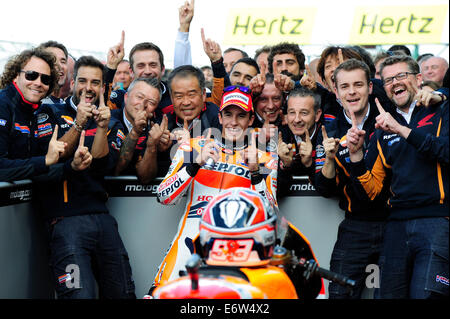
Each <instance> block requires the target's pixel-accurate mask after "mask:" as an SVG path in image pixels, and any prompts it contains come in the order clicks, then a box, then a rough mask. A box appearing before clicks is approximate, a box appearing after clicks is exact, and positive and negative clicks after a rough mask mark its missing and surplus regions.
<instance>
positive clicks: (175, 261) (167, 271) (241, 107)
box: [154, 87, 278, 286]
mask: <svg viewBox="0 0 450 319" xmlns="http://www.w3.org/2000/svg"><path fill="white" fill-rule="evenodd" d="M219 120H220V123H221V125H222V131H221V134H219V135H217V134H214V132H213V130H207V133H206V134H205V135H204V136H201V137H197V138H192V139H190V140H187V141H184V142H182V143H181V145H180V146H179V148H178V150H177V152H176V154H175V156H174V158H173V161H172V164H171V166H170V169H169V172H168V173H167V175H166V176H165V178H164V180H163V181H162V182H161V184H160V185H159V187H158V191H157V192H158V193H157V194H158V201H159V202H161V203H162V204H164V205H174V204H176V203H178V202H179V201H180V200H181V199H182V198H183V195H184V194H186V193H187V197H188V199H189V200H188V202H187V204H186V211H185V213H184V216H183V218H182V219H181V221H180V226H179V229H178V233H177V235H176V236H175V239H174V241H173V243H172V244H171V246H170V247H171V248H170V250H169V251H168V253H167V254H166V256H165V258H164V260H163V262H162V263H161V265H160V267H159V270H158V273H157V275H156V277H155V281H154V286H157V285H159V283H160V282H162V281H165V280H172V279H174V278H177V277H178V271H179V270H182V269H184V268H185V263H186V261H187V259H188V257H189V256H190V255H191V254H192V253H193V248H194V247H193V242H192V241H193V240H194V238H195V237H196V235H198V229H199V228H198V227H199V221H200V219H201V216H202V211H203V209H204V207H205V206H206V204H207V203H208V201H210V200H211V199H212V198H213V197H214V196H215V195H217V194H218V193H219V192H220V191H221V190H223V189H228V188H231V187H245V188H252V189H254V190H257V191H258V192H259V193H260V194H262V195H263V196H264V197H265V198H266V199H267V200H269V201H271V202H272V203H274V204H276V199H275V195H276V176H277V165H278V157H277V154H276V153H269V152H265V151H261V150H258V148H257V145H256V135H255V133H254V132H252V131H250V130H249V127H250V125H251V124H252V122H253V120H254V114H253V103H252V97H251V93H250V91H249V89H248V88H246V87H230V88H226V89H225V92H224V94H223V97H222V103H221V106H220V113H219Z"/></svg>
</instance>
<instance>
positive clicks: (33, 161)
mask: <svg viewBox="0 0 450 319" xmlns="http://www.w3.org/2000/svg"><path fill="white" fill-rule="evenodd" d="M57 79H58V75H57V71H56V66H55V63H54V59H53V56H52V55H51V54H50V53H48V52H45V51H43V50H40V49H32V50H25V51H23V52H21V53H20V54H18V55H16V56H14V57H12V58H11V59H10V60H9V61H8V62H7V64H6V65H5V69H4V72H3V74H2V75H1V78H0V88H1V89H2V90H1V91H0V181H14V180H20V179H28V178H33V177H35V176H38V175H42V174H47V173H48V172H49V167H50V166H52V165H53V164H56V163H57V162H58V160H59V158H60V155H61V154H62V153H63V152H64V149H65V144H64V142H58V141H57V140H56V135H54V136H53V135H52V130H51V129H50V130H49V128H48V125H47V123H46V121H47V119H48V118H49V117H54V115H53V112H52V111H51V110H50V109H48V108H45V109H42V111H41V113H42V115H38V116H36V114H35V112H36V110H37V109H38V108H40V106H41V100H42V99H43V98H45V97H46V96H47V95H48V94H49V93H50V92H52V90H53V88H54V87H55V86H56V85H57V83H56V81H57ZM43 136H48V137H49V140H48V141H47V143H45V144H42V143H38V141H39V139H40V138H41V137H43ZM50 137H52V138H51V139H50ZM43 154H45V156H43Z"/></svg>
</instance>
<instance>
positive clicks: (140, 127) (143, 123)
mask: <svg viewBox="0 0 450 319" xmlns="http://www.w3.org/2000/svg"><path fill="white" fill-rule="evenodd" d="M147 124H148V122H147V112H146V111H145V110H139V111H138V112H136V116H135V117H134V121H133V130H134V131H135V132H136V134H137V135H141V134H142V132H143V131H144V130H145V128H146V127H147Z"/></svg>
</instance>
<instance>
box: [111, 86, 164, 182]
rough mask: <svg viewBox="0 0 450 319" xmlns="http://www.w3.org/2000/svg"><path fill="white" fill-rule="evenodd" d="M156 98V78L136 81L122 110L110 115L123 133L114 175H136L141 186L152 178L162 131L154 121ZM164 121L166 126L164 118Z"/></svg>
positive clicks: (155, 170) (158, 89) (130, 87)
mask: <svg viewBox="0 0 450 319" xmlns="http://www.w3.org/2000/svg"><path fill="white" fill-rule="evenodd" d="M160 98H161V89H160V86H159V83H158V81H157V80H156V79H148V78H137V79H135V80H134V81H133V82H132V83H131V84H130V86H129V89H128V91H127V93H126V94H125V108H124V109H123V110H113V111H112V112H111V116H112V117H114V118H116V119H117V120H119V121H120V122H121V123H122V126H123V128H124V133H125V134H126V138H125V140H124V141H123V143H122V146H121V148H120V155H119V159H118V161H117V166H116V169H115V175H119V174H122V175H137V177H138V178H139V180H140V182H142V183H148V182H149V181H150V180H152V179H153V178H154V177H155V176H156V174H157V170H158V164H157V150H156V147H157V145H158V142H159V136H160V135H161V134H162V131H164V128H162V129H161V127H160V124H161V121H162V120H161V119H158V118H155V117H156V115H155V110H156V108H157V107H158V104H159V100H160ZM164 122H165V125H166V126H167V118H166V117H165V121H164ZM149 136H150V139H149V138H148V137H149Z"/></svg>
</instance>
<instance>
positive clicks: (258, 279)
mask: <svg viewBox="0 0 450 319" xmlns="http://www.w3.org/2000/svg"><path fill="white" fill-rule="evenodd" d="M278 234H280V235H281V236H280V237H281V238H282V239H278V240H277V242H278V243H277V245H275V247H274V249H273V254H272V256H271V259H270V261H269V263H268V264H267V265H262V266H255V267H239V266H215V265H206V264H205V263H204V258H205V256H202V253H201V251H202V249H201V246H200V244H199V240H198V237H197V238H196V239H195V240H194V247H195V253H194V254H193V255H192V257H191V258H190V259H189V260H188V262H187V263H186V271H181V272H180V278H178V279H175V280H173V281H171V282H167V283H163V284H162V285H160V286H159V287H157V288H156V289H155V290H153V292H152V297H148V298H155V299H266V298H267V299H315V298H325V289H324V282H323V279H326V280H329V281H333V282H336V283H338V284H340V285H342V286H345V287H347V288H348V289H350V290H351V289H352V288H353V287H354V286H355V281H354V280H352V279H350V278H347V277H345V276H342V275H340V274H338V273H335V272H331V271H329V270H327V269H324V268H321V267H320V266H319V264H318V262H317V260H316V258H315V256H314V253H313V251H312V249H311V246H310V244H309V241H308V240H307V238H306V237H305V236H304V235H303V234H302V233H301V232H300V231H299V230H298V229H297V228H296V227H295V226H294V225H292V224H291V223H290V222H288V221H286V220H285V219H283V220H282V223H281V226H280V225H279V226H278ZM235 245H236V246H239V245H240V243H239V242H236V243H235ZM144 298H145V297H144Z"/></svg>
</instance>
